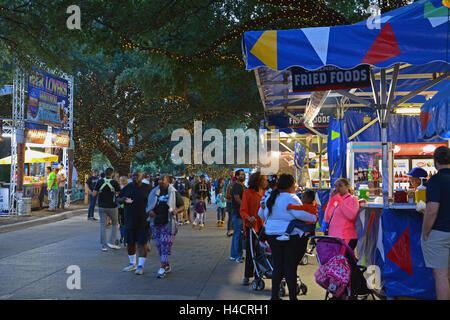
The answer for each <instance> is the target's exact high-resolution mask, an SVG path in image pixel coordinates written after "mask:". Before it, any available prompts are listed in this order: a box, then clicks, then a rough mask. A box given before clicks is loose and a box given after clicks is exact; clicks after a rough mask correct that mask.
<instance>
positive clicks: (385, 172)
mask: <svg viewBox="0 0 450 320" xmlns="http://www.w3.org/2000/svg"><path fill="white" fill-rule="evenodd" d="M380 104H381V106H380V107H381V110H383V111H384V112H380V113H379V116H382V119H380V124H381V146H382V160H381V163H382V168H383V169H382V172H383V176H382V181H383V206H384V208H385V209H386V208H388V206H389V170H388V144H387V124H388V121H389V119H387V118H388V117H387V112H388V111H387V110H386V69H381V78H380Z"/></svg>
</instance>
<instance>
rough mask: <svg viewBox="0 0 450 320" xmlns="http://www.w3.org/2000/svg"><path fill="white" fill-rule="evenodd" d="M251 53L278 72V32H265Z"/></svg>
mask: <svg viewBox="0 0 450 320" xmlns="http://www.w3.org/2000/svg"><path fill="white" fill-rule="evenodd" d="M250 52H251V53H252V54H253V55H254V56H255V57H257V58H258V59H259V60H261V61H262V62H263V63H264V64H265V65H266V66H268V67H269V68H272V69H273V70H278V58H277V31H276V30H268V31H264V33H263V34H262V35H261V37H259V39H258V41H256V43H255V45H254V46H253V48H252V50H250Z"/></svg>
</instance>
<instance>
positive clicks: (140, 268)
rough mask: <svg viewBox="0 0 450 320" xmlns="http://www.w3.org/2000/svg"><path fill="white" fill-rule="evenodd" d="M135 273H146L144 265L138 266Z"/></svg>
mask: <svg viewBox="0 0 450 320" xmlns="http://www.w3.org/2000/svg"><path fill="white" fill-rule="evenodd" d="M135 274H137V275H143V274H144V267H143V266H138V267H137V269H136V272H135Z"/></svg>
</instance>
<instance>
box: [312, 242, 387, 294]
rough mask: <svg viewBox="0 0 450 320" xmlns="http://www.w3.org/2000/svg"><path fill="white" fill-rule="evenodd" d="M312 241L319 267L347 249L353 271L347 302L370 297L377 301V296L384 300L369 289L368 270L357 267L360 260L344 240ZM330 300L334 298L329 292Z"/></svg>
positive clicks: (348, 287)
mask: <svg viewBox="0 0 450 320" xmlns="http://www.w3.org/2000/svg"><path fill="white" fill-rule="evenodd" d="M310 241H311V243H312V245H313V247H314V248H315V249H316V257H317V261H318V262H319V265H323V264H326V263H327V262H328V261H329V260H330V259H331V258H332V257H334V256H336V255H338V254H339V253H340V252H341V249H342V247H345V251H344V256H345V258H346V260H347V261H348V263H349V265H350V269H351V276H350V282H349V283H348V284H347V286H346V288H345V289H346V290H345V294H344V299H345V300H365V299H367V297H368V296H369V295H371V296H372V298H373V300H375V296H377V297H378V298H379V299H383V298H384V297H382V296H381V295H379V294H378V293H377V292H376V291H375V290H371V289H369V288H368V286H367V282H366V279H365V277H364V272H365V271H366V269H367V268H366V267H363V266H359V265H357V262H358V260H357V259H356V257H355V254H354V252H353V250H352V249H351V248H350V247H349V246H348V245H347V243H345V241H344V240H342V239H339V238H333V237H329V236H312V237H311V238H310ZM330 299H334V297H332V295H331V293H330V292H329V291H328V290H327V291H326V295H325V300H330Z"/></svg>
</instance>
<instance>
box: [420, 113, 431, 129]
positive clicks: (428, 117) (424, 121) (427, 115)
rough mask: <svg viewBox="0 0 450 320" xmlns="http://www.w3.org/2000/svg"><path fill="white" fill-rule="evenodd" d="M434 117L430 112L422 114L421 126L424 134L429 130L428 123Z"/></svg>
mask: <svg viewBox="0 0 450 320" xmlns="http://www.w3.org/2000/svg"><path fill="white" fill-rule="evenodd" d="M432 117H433V114H431V113H428V112H423V111H422V112H420V116H419V119H420V126H421V127H422V134H424V133H425V130H426V129H427V126H428V122H430V120H431V118H432Z"/></svg>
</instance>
